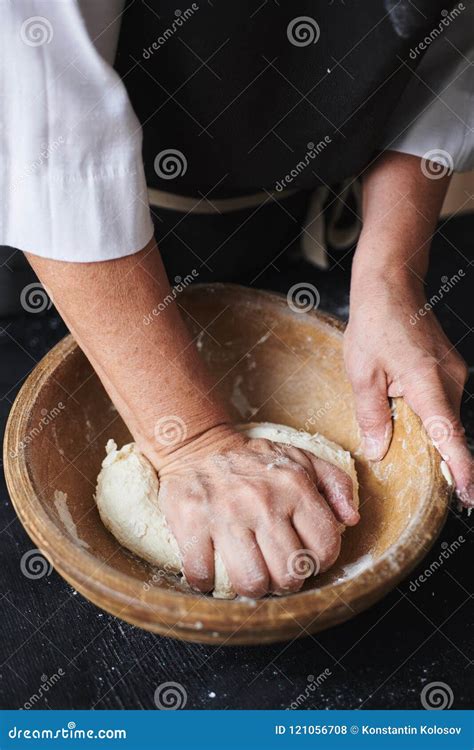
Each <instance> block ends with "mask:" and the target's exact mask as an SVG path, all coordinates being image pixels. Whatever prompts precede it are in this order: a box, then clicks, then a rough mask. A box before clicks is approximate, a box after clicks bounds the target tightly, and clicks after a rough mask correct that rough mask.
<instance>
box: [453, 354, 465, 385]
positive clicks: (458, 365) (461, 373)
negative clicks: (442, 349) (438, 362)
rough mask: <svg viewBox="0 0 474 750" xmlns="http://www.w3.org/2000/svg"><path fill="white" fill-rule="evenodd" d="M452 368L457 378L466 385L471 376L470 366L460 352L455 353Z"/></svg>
mask: <svg viewBox="0 0 474 750" xmlns="http://www.w3.org/2000/svg"><path fill="white" fill-rule="evenodd" d="M452 369H453V373H454V375H455V378H456V379H457V380H459V381H460V382H462V384H463V385H464V384H465V383H466V381H467V379H468V377H469V368H468V366H467V364H466V362H465V361H464V359H463V358H462V357H461V355H460V354H457V353H456V354H455V356H454V359H453V363H452Z"/></svg>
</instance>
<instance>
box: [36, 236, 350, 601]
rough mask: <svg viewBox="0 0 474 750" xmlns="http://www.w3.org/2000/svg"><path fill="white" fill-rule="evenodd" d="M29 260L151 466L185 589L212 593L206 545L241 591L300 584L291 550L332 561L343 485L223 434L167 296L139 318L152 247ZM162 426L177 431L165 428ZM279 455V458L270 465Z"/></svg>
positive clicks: (153, 282) (157, 265) (344, 506)
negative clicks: (118, 255) (91, 259)
mask: <svg viewBox="0 0 474 750" xmlns="http://www.w3.org/2000/svg"><path fill="white" fill-rule="evenodd" d="M29 260H30V262H31V264H32V265H33V267H34V268H35V270H36V272H37V273H38V275H39V277H40V279H41V280H42V282H43V283H44V285H45V286H46V287H47V288H48V290H50V291H51V294H52V297H53V299H54V302H55V304H56V306H57V308H58V310H59V311H60V313H61V314H62V316H63V317H64V320H65V321H66V323H67V324H68V326H69V327H70V329H71V331H72V332H73V334H74V336H75V337H76V339H77V341H78V343H79V344H80V346H81V347H82V349H83V350H84V352H85V353H86V355H87V356H88V357H89V359H90V361H91V363H92V365H93V366H94V368H95V370H96V371H97V373H98V375H99V377H100V378H101V380H102V382H103V383H104V386H105V387H106V389H107V390H108V392H109V394H110V396H111V398H112V400H113V401H114V403H115V405H116V407H117V408H118V410H119V412H120V414H121V415H122V417H123V418H124V420H125V422H126V423H127V425H128V427H129V429H130V431H131V433H132V435H133V436H134V438H135V440H136V441H137V443H138V445H139V447H140V448H141V450H142V451H143V452H144V453H145V455H147V456H148V458H149V459H150V461H151V462H152V464H153V465H154V466H155V468H156V469H157V470H158V473H159V475H160V501H161V506H162V509H163V511H164V512H165V515H166V518H167V520H168V522H169V524H170V526H171V528H172V530H173V532H174V534H175V536H176V539H177V542H178V545H179V547H180V549H181V552H182V555H183V564H184V571H185V574H186V577H187V579H188V581H189V582H190V583H191V585H193V586H194V587H196V588H197V589H198V590H200V591H208V590H210V589H212V588H213V581H214V550H217V551H218V552H219V553H220V555H221V557H222V559H223V561H224V564H225V566H226V568H227V571H228V573H229V577H230V579H231V581H232V583H233V585H234V588H235V589H236V591H237V592H238V593H240V594H244V595H247V596H261V595H262V594H265V593H267V592H268V591H275V592H284V591H296V590H297V589H299V588H300V587H301V585H302V583H303V580H302V578H301V575H300V574H299V573H298V570H296V569H293V568H292V561H293V560H295V559H296V558H295V553H297V552H298V550H310V551H311V552H312V553H313V554H314V558H315V566H314V567H315V569H318V570H325V569H327V568H328V567H329V566H330V565H332V563H333V562H334V561H335V559H336V558H337V556H338V554H339V549H340V523H341V522H342V523H345V524H354V523H357V521H358V519H359V516H358V513H357V511H356V510H354V508H353V505H352V501H353V497H352V483H351V480H350V479H349V477H348V476H347V475H346V474H345V473H344V472H342V471H340V470H339V469H336V467H333V466H331V465H330V464H327V463H326V462H325V461H321V460H320V459H316V458H314V457H313V458H311V457H310V454H306V453H305V452H304V451H301V450H299V449H297V448H286V447H284V446H282V447H280V448H276V447H275V446H273V445H272V444H270V443H269V442H268V441H265V440H255V439H254V440H249V439H248V438H246V437H245V436H244V435H242V434H240V433H237V432H236V431H234V430H233V429H232V427H231V425H230V421H229V416H228V414H227V413H226V411H225V409H224V407H223V406H222V405H221V404H219V403H218V402H217V401H216V400H215V398H214V396H212V397H211V396H210V395H209V391H210V388H211V379H210V376H209V374H208V373H207V371H206V368H205V367H204V364H203V363H202V362H201V360H200V359H199V356H198V354H197V351H196V349H195V347H194V346H193V344H192V341H191V338H190V336H189V333H188V332H187V330H186V327H185V325H184V323H183V321H182V320H181V317H180V314H179V310H178V307H177V305H176V303H175V302H173V301H171V302H170V303H169V304H166V305H165V306H164V309H163V308H162V310H161V312H160V314H159V316H156V317H155V316H153V315H152V320H151V322H150V323H149V324H148V325H146V324H145V323H144V319H145V318H147V316H149V315H150V313H151V312H152V310H153V309H155V308H157V307H158V305H159V303H160V302H162V301H163V300H164V299H165V298H166V297H167V296H168V295H169V293H170V287H169V284H168V281H167V279H166V275H165V271H164V268H163V265H162V262H161V260H160V257H159V254H158V251H157V248H156V247H155V246H154V245H153V243H150V244H149V245H148V246H147V247H146V248H144V249H143V250H142V251H141V252H139V253H137V254H136V255H131V256H128V257H125V258H122V259H118V260H113V261H107V262H105V263H83V264H78V263H62V262H57V261H50V260H44V259H40V258H38V257H35V256H33V255H30V256H29ZM147 319H149V318H147ZM167 424H168V425H170V426H172V425H177V429H176V430H175V431H173V427H171V429H170V431H168V432H166V425H167ZM282 453H283V455H285V456H286V458H287V459H288V460H287V461H286V462H284V465H281V466H280V465H279V467H278V469H275V468H274V467H275V465H276V463H277V462H276V458H278V457H280V458H281V455H282ZM216 458H218V460H216ZM280 463H281V462H280ZM191 538H193V539H195V538H197V539H198V543H197V544H195V543H193V544H191V545H190V544H189V540H190V539H191Z"/></svg>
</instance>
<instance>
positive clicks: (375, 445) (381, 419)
mask: <svg viewBox="0 0 474 750" xmlns="http://www.w3.org/2000/svg"><path fill="white" fill-rule="evenodd" d="M352 389H353V391H354V399H355V410H356V418H357V423H358V425H359V429H360V432H361V437H362V451H363V453H364V455H365V457H366V458H368V459H369V461H380V460H381V459H382V458H383V457H384V456H385V454H386V452H387V450H388V447H389V445H390V440H391V439H392V413H391V411H390V405H389V401H388V396H387V383H386V380H385V376H384V375H382V376H380V375H379V376H377V377H373V378H371V377H364V378H360V377H358V378H355V379H353V380H352Z"/></svg>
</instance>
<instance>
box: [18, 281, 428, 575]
mask: <svg viewBox="0 0 474 750" xmlns="http://www.w3.org/2000/svg"><path fill="white" fill-rule="evenodd" d="M181 307H182V309H183V311H184V312H185V314H186V317H187V320H188V322H189V325H190V327H191V330H192V331H193V334H194V336H195V342H196V345H197V346H198V349H199V351H200V352H201V355H202V356H203V358H204V360H205V361H206V363H207V365H208V367H209V370H210V372H211V373H212V378H213V381H214V387H215V389H216V392H219V393H220V394H221V395H222V396H223V398H224V399H225V401H226V403H227V404H228V405H229V407H230V409H231V411H232V415H233V417H234V418H235V420H236V421H237V422H241V421H249V420H255V421H270V422H278V423H283V424H288V425H290V426H292V427H296V428H302V429H306V430H308V431H310V432H321V433H322V434H324V435H326V436H327V437H329V438H330V439H331V440H334V441H335V442H337V443H340V444H341V445H342V446H343V447H344V448H346V449H347V450H350V451H351V452H352V453H353V454H355V455H356V458H357V449H358V443H359V438H358V431H357V425H356V421H355V417H354V409H353V401H352V393H351V389H350V386H349V383H348V381H347V378H346V376H345V372H344V367H343V360H342V351H341V338H342V336H341V333H340V331H339V330H338V328H337V327H335V326H334V325H331V324H330V323H329V322H327V320H325V319H324V318H318V317H315V316H308V315H304V314H295V313H292V312H291V311H290V310H289V309H288V308H287V306H286V305H285V304H284V303H283V302H282V301H281V300H279V299H278V298H275V297H272V296H267V295H261V296H259V297H257V298H255V297H254V295H252V294H247V295H246V294H241V293H236V291H235V290H234V289H229V288H222V289H220V288H219V287H217V288H216V287H210V288H209V287H208V288H204V289H203V290H201V293H197V290H196V291H194V292H193V293H188V294H187V295H186V298H185V299H182V300H181ZM158 321H159V319H158V320H157V321H155V322H154V325H159V322H158ZM61 404H63V405H64V408H62V407H61ZM58 406H59V410H60V412H59V414H58V416H56V417H55V418H53V419H52V420H51V421H50V422H49V424H47V425H46V426H44V427H43V428H42V439H41V440H32V441H31V442H30V443H29V444H28V446H27V447H26V452H27V461H28V465H29V467H30V471H31V479H32V482H33V485H34V488H35V492H36V494H37V497H38V498H40V501H41V504H42V506H43V508H44V510H45V511H46V513H47V514H48V516H49V518H50V519H51V522H52V523H54V524H55V525H56V526H58V527H59V528H60V529H61V530H62V532H63V533H66V534H67V533H68V531H67V529H66V528H65V526H64V522H63V520H61V518H60V516H59V513H58V508H57V505H56V504H55V491H56V490H60V491H61V492H64V493H66V494H67V508H68V510H69V512H70V514H71V516H72V519H73V522H74V525H75V528H76V530H77V536H78V538H79V539H81V540H82V542H83V544H84V545H86V544H87V547H85V546H84V549H87V551H88V553H89V554H91V555H93V556H94V557H95V558H96V559H97V560H98V561H101V562H102V563H103V564H106V565H108V566H112V567H113V568H115V569H116V570H119V571H121V572H123V573H126V574H127V575H129V576H132V577H133V578H136V579H137V580H139V581H146V580H147V579H149V577H150V566H149V565H148V564H147V563H144V562H142V561H140V560H138V559H136V558H134V557H133V556H132V555H130V554H129V553H128V552H126V551H125V550H124V549H122V548H121V547H119V546H118V545H117V543H116V541H115V540H114V538H113V537H112V536H111V535H110V534H109V532H108V531H107V530H106V529H105V528H104V526H103V525H102V523H101V522H100V519H99V516H98V513H97V510H96V506H95V503H94V491H95V484H96V477H97V474H98V472H99V470H100V464H101V461H102V459H103V457H104V452H105V443H106V441H107V440H108V438H110V437H113V438H114V439H115V440H116V442H117V443H118V444H119V445H121V444H123V443H125V442H128V441H130V440H131V436H130V434H129V432H128V430H127V428H126V427H125V425H124V423H123V422H122V420H121V418H120V417H119V415H118V414H117V412H116V410H115V408H114V407H113V405H112V404H111V402H110V400H109V398H108V396H107V394H106V392H105V391H104V389H103V387H102V385H101V384H100V381H99V380H98V378H97V377H96V375H95V374H94V372H93V371H92V368H91V366H90V365H89V363H88V361H87V359H86V358H85V356H84V355H83V354H82V352H81V351H80V350H79V349H78V348H77V347H76V348H74V349H73V350H72V351H71V352H70V354H69V356H67V357H66V358H65V359H63V361H62V362H61V363H60V365H59V366H58V368H57V369H56V371H55V373H54V376H51V377H50V378H49V379H48V380H47V381H46V382H45V383H44V385H43V387H42V388H41V390H40V391H39V392H37V393H36V394H35V399H34V402H33V404H32V408H31V412H30V416H29V420H28V428H29V432H31V431H34V429H35V427H37V426H38V425H39V424H40V423H41V420H42V418H43V421H45V420H44V417H45V415H50V414H54V413H56V412H57V410H58ZM55 410H56V412H55ZM396 411H397V419H396V420H395V434H394V439H393V444H392V447H391V449H390V451H389V453H388V455H387V457H386V458H385V459H384V460H383V461H382V462H381V463H380V464H376V465H374V464H367V462H366V461H364V460H362V459H361V458H360V457H358V458H357V470H358V475H359V478H360V502H361V517H362V520H361V522H360V523H359V525H358V526H357V527H355V528H352V529H348V530H347V531H346V533H345V534H344V538H343V547H342V553H341V556H340V559H339V561H338V563H337V564H336V566H335V567H334V568H333V569H332V570H331V571H330V572H328V573H326V574H325V575H323V576H321V577H320V578H318V579H317V580H312V581H311V583H309V582H308V586H317V587H318V588H319V587H321V586H323V585H327V584H329V583H331V582H332V581H334V580H337V579H339V578H340V577H341V576H343V574H344V568H346V566H348V565H353V564H357V561H359V560H360V559H361V558H362V559H363V560H364V559H368V558H366V556H367V555H370V559H372V560H377V558H379V557H380V556H381V555H383V554H384V552H386V551H387V550H388V549H389V548H390V546H391V545H392V544H393V543H394V542H395V541H396V540H397V539H398V538H399V537H400V536H401V534H402V532H403V531H404V530H405V529H406V527H407V525H408V523H409V522H410V519H411V518H412V517H413V516H414V515H415V514H416V513H417V512H419V510H420V507H419V506H420V497H422V496H424V495H425V494H426V492H427V491H428V490H429V486H428V485H429V481H430V477H431V472H430V464H431V461H432V454H431V451H430V450H429V448H430V445H429V442H428V440H427V438H426V436H425V435H424V434H423V433H422V432H421V431H420V430H419V429H417V425H416V422H415V418H414V417H413V416H412V415H411V413H409V411H408V409H407V408H406V407H405V406H404V404H403V402H401V401H398V402H397V404H396ZM402 459H403V460H402ZM159 585H162V586H165V587H168V586H170V585H171V586H172V585H173V582H170V581H169V580H168V579H166V580H164V579H161V580H160V581H159ZM177 585H178V586H179V583H178V584H177Z"/></svg>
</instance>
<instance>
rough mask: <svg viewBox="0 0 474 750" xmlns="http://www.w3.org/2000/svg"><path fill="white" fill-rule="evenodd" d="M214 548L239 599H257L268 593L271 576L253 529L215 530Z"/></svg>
mask: <svg viewBox="0 0 474 750" xmlns="http://www.w3.org/2000/svg"><path fill="white" fill-rule="evenodd" d="M214 546H215V548H216V551H217V552H218V553H219V554H220V556H221V558H222V562H223V563H224V566H225V568H226V570H227V573H228V575H229V578H230V581H231V583H232V585H233V587H234V589H235V590H236V592H237V593H238V594H240V596H248V597H250V598H252V599H258V598H259V597H261V596H264V595H265V594H267V593H268V591H269V575H268V570H267V566H266V564H265V560H264V558H263V555H262V553H261V551H260V549H259V547H258V544H257V542H256V539H255V536H254V534H253V532H252V531H251V530H250V529H244V528H238V529H235V528H233V529H228V530H226V529H223V530H221V531H218V532H217V531H216V534H215V536H214Z"/></svg>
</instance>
